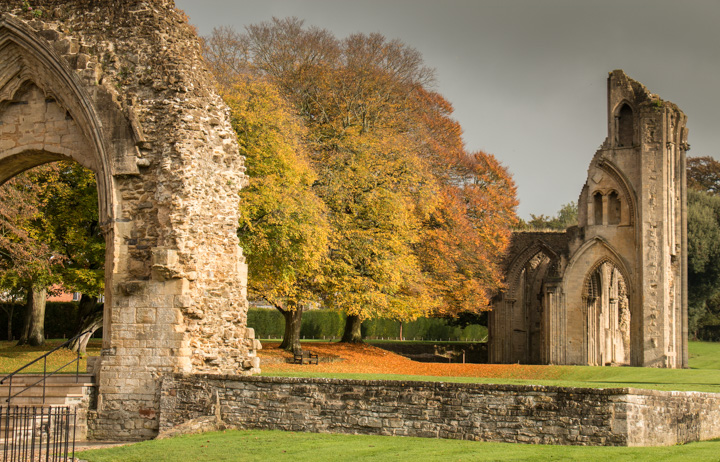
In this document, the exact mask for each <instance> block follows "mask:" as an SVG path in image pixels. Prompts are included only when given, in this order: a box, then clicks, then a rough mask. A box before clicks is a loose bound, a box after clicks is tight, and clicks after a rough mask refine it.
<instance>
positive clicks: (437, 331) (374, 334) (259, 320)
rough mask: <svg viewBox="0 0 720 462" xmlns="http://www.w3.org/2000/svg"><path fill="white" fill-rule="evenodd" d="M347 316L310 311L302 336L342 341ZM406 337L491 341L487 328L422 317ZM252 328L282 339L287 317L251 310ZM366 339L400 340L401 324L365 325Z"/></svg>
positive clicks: (406, 328) (387, 321)
mask: <svg viewBox="0 0 720 462" xmlns="http://www.w3.org/2000/svg"><path fill="white" fill-rule="evenodd" d="M345 317H346V315H345V314H344V313H342V312H339V311H335V310H310V311H306V312H304V313H303V319H302V327H301V329H300V335H301V337H302V338H305V339H332V338H336V339H337V338H340V337H341V336H342V334H343V328H344V327H345ZM402 324H403V337H405V339H408V340H412V339H417V340H420V339H423V340H448V339H452V340H467V341H477V340H483V339H486V338H487V327H485V326H480V325H476V324H471V325H467V326H465V327H461V326H455V325H452V323H451V321H449V320H446V319H440V318H418V319H415V320H414V321H409V322H403V323H402ZM248 326H249V327H252V328H254V329H255V336H256V337H257V338H280V337H282V335H283V332H284V319H283V316H282V315H281V314H280V313H279V312H278V311H277V310H274V309H266V308H250V309H249V310H248ZM362 330H363V337H365V338H398V337H399V335H400V322H399V321H396V320H394V319H386V318H376V319H368V320H365V321H364V322H363V324H362Z"/></svg>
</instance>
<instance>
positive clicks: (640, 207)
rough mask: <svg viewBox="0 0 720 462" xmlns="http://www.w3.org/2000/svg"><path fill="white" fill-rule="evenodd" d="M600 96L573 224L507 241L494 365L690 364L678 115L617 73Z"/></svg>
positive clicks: (494, 327) (493, 327) (682, 132)
mask: <svg viewBox="0 0 720 462" xmlns="http://www.w3.org/2000/svg"><path fill="white" fill-rule="evenodd" d="M607 98H608V99H607V114H608V122H607V127H608V136H607V138H606V139H605V141H604V142H603V144H602V146H601V147H600V149H599V150H598V151H597V153H596V154H595V156H594V157H593V158H592V160H591V162H590V167H589V168H588V176H587V181H586V183H585V185H584V186H583V188H582V191H581V193H580V197H579V200H578V226H577V227H571V228H569V229H568V230H567V231H566V232H565V233H563V234H561V235H558V234H557V233H516V234H515V236H514V238H513V245H512V248H511V254H510V258H509V259H508V263H507V266H508V269H507V283H508V290H507V291H505V292H504V293H503V294H501V295H500V296H499V297H497V298H496V300H495V302H494V304H493V312H492V313H491V316H490V332H491V336H490V348H489V349H490V358H491V361H493V362H524V363H543V364H590V365H623V364H627V365H635V366H652V367H686V366H687V293H686V291H687V256H686V252H687V243H686V241H687V236H686V220H687V219H686V211H685V210H686V205H685V203H686V200H685V189H686V184H685V152H686V151H687V149H688V144H687V128H686V126H685V124H686V117H685V115H684V114H683V113H682V111H680V109H678V107H677V106H676V105H674V104H672V103H670V102H667V101H663V100H662V99H661V98H660V97H658V96H657V95H654V94H652V93H650V92H649V91H648V90H647V88H645V87H644V86H643V85H642V84H640V83H639V82H637V81H635V80H632V79H630V78H629V77H628V76H627V75H625V73H624V72H622V71H619V70H616V71H613V72H611V73H610V75H609V77H608V97H607ZM559 236H563V237H562V238H560V237H559ZM538 256H541V257H540V258H541V259H545V260H546V263H545V264H544V266H538V265H537V261H538Z"/></svg>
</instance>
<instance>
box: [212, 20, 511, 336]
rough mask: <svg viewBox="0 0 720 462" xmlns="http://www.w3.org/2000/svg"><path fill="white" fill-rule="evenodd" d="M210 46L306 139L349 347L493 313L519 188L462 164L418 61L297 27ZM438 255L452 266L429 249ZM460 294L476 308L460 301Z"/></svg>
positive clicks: (478, 161)
mask: <svg viewBox="0 0 720 462" xmlns="http://www.w3.org/2000/svg"><path fill="white" fill-rule="evenodd" d="M205 46H206V47H207V48H208V50H210V51H208V52H206V55H207V56H208V59H209V60H210V61H211V64H210V67H211V68H213V69H218V73H219V74H220V79H221V80H227V79H228V77H227V76H228V75H229V74H232V71H228V70H237V69H243V70H244V71H246V72H249V73H251V74H252V75H255V76H258V77H263V78H267V79H268V80H269V81H270V82H272V83H273V84H275V85H276V86H277V88H278V89H279V90H280V92H281V93H282V95H283V96H284V97H285V98H287V100H288V101H289V102H290V103H291V104H292V106H293V107H294V109H295V111H296V113H297V114H299V115H300V116H301V117H302V120H303V122H304V124H305V126H306V127H307V132H306V136H305V139H306V140H307V146H308V148H309V158H310V160H311V162H312V165H313V166H314V167H315V170H316V172H317V176H318V178H317V180H316V181H315V182H314V188H313V189H314V191H315V192H316V193H317V195H318V196H319V197H320V198H321V199H322V201H323V202H324V203H325V205H326V207H327V210H328V217H329V218H328V219H329V222H330V225H331V233H330V235H329V242H330V254H329V255H330V262H329V263H328V264H327V265H325V266H324V267H323V268H324V275H323V276H324V281H323V284H322V287H323V293H324V298H323V300H324V303H325V304H326V305H328V306H330V307H334V308H337V309H341V310H343V311H345V312H346V313H347V314H348V318H347V319H348V322H347V325H346V335H344V336H343V340H344V341H360V340H361V337H360V322H361V321H362V320H363V319H366V318H370V317H386V318H395V319H398V320H411V319H414V318H415V317H417V316H421V315H425V314H429V313H433V312H456V311H457V310H462V309H468V308H469V307H472V309H473V310H478V309H480V308H478V306H480V305H478V303H480V304H484V308H485V309H486V308H487V307H486V305H487V300H488V296H489V295H488V294H489V293H490V292H491V291H492V290H495V289H497V288H498V287H499V286H500V285H501V275H500V273H499V271H498V270H497V260H498V259H499V258H500V256H501V254H502V252H503V251H504V246H506V245H507V242H508V240H509V233H510V231H509V230H510V226H512V225H513V224H514V222H515V214H514V207H515V205H516V202H515V190H514V185H513V184H512V180H511V179H510V177H509V175H508V173H507V171H506V170H505V169H504V168H503V167H502V166H500V165H499V164H498V163H497V161H496V160H495V159H494V158H493V157H492V156H489V155H487V154H485V153H472V154H469V153H467V152H466V150H465V147H464V145H463V143H462V140H461V134H462V131H461V129H460V127H459V125H458V124H457V123H456V122H455V121H453V120H452V118H451V113H452V107H451V106H450V105H449V103H447V101H445V100H444V99H443V98H442V97H441V96H440V95H438V94H436V93H434V92H432V91H431V90H429V88H430V87H431V86H432V84H433V80H434V73H433V71H432V70H431V69H429V68H427V67H426V66H425V65H424V63H423V60H422V57H421V55H420V54H419V53H418V52H417V51H416V50H414V49H412V48H410V47H408V46H407V45H405V44H403V43H402V42H400V41H398V40H387V39H386V38H385V37H383V36H382V35H380V34H369V35H368V34H354V35H351V36H349V37H347V38H346V39H343V40H338V39H336V38H335V37H334V36H333V35H332V34H331V33H329V32H328V31H326V30H322V29H318V28H313V27H310V28H306V27H305V26H304V24H303V22H302V21H301V20H298V19H296V18H289V19H282V20H281V19H273V20H272V21H270V22H265V23H261V24H257V25H253V26H249V27H248V28H247V29H246V32H245V33H244V34H238V33H235V32H233V31H231V30H228V29H222V30H216V31H215V32H214V33H213V36H211V37H210V38H208V39H206V40H205ZM449 215H452V216H453V219H449V218H447V216H449ZM440 221H442V224H438V223H439V222H440ZM460 231H464V232H465V233H466V234H467V237H468V239H469V240H463V241H460V240H459V239H457V238H455V237H454V236H453V233H457V232H460ZM440 243H442V244H444V245H445V247H446V248H447V249H452V250H453V252H454V254H455V255H457V256H458V257H457V258H456V260H457V261H452V260H451V259H450V257H449V256H447V255H441V254H440V253H439V252H435V251H434V250H433V249H432V246H433V245H436V244H440ZM459 255H463V256H464V257H463V258H465V261H464V262H463V264H460V262H459V260H460V257H459ZM471 256H472V257H471ZM473 265H474V266H473ZM470 266H472V270H469V269H468V268H469V267H470ZM449 273H452V276H453V277H454V278H455V279H456V280H457V282H456V283H455V284H454V285H453V286H452V287H450V286H448V284H445V285H443V284H444V282H447V279H446V277H447V276H448V274H449ZM458 288H462V290H464V291H465V293H466V294H468V297H469V294H473V295H477V296H476V297H475V298H467V299H466V302H465V303H456V301H457V300H456V301H452V300H450V296H449V295H450V294H451V293H455V292H458Z"/></svg>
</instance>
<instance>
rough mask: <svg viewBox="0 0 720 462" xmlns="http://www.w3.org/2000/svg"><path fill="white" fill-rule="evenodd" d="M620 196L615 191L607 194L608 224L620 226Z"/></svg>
mask: <svg viewBox="0 0 720 462" xmlns="http://www.w3.org/2000/svg"><path fill="white" fill-rule="evenodd" d="M620 207H621V206H620V196H618V193H617V192H616V191H612V192H611V193H610V194H608V224H609V225H618V224H620Z"/></svg>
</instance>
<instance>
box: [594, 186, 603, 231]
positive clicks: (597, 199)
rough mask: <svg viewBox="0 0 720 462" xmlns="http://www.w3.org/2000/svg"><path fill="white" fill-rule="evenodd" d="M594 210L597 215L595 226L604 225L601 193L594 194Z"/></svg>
mask: <svg viewBox="0 0 720 462" xmlns="http://www.w3.org/2000/svg"><path fill="white" fill-rule="evenodd" d="M593 209H594V210H593V211H594V214H595V215H594V217H595V224H596V225H601V224H603V196H602V193H601V192H600V191H598V192H596V193H595V194H593Z"/></svg>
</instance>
